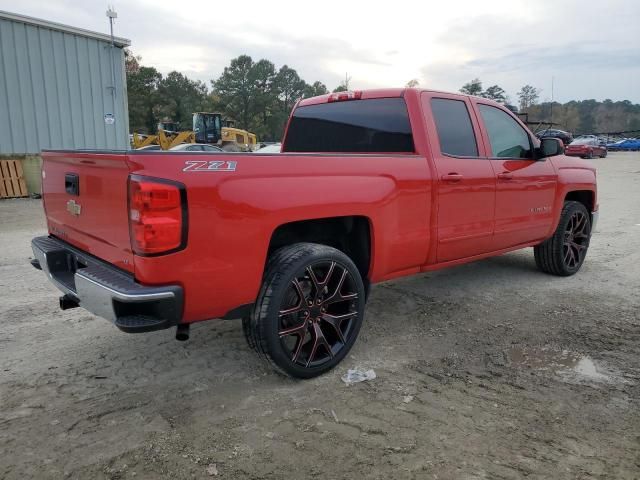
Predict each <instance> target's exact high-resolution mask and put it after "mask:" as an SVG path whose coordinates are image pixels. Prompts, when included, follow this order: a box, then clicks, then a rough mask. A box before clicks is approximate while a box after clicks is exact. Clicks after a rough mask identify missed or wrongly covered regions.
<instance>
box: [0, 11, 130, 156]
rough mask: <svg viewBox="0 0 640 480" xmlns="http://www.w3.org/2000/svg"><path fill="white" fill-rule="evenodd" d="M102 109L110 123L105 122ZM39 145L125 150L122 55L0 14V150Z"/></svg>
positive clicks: (27, 149)
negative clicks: (111, 59) (112, 59)
mask: <svg viewBox="0 0 640 480" xmlns="http://www.w3.org/2000/svg"><path fill="white" fill-rule="evenodd" d="M110 55H113V57H114V61H113V65H114V67H115V79H116V94H115V97H114V96H113V94H112V91H111V89H110V88H109V87H110V86H112V80H111V78H112V77H111V75H112V74H111V68H112V67H111V62H110ZM106 113H112V114H114V116H115V124H113V125H107V124H106V123H105V121H104V115H105V114H106ZM45 148H57V149H76V148H98V149H126V148H129V113H128V108H127V92H126V76H125V70H124V52H123V50H122V49H121V48H118V47H116V48H112V47H111V45H110V44H109V43H107V42H104V41H102V40H96V39H95V38H88V37H84V36H81V35H75V34H70V33H65V32H61V31H57V30H50V29H48V28H45V27H40V26H35V25H28V24H25V23H21V22H16V21H11V20H6V19H2V18H0V154H28V153H39V152H40V150H42V149H45Z"/></svg>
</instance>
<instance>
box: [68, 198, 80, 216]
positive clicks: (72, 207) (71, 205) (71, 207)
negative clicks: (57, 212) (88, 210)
mask: <svg viewBox="0 0 640 480" xmlns="http://www.w3.org/2000/svg"><path fill="white" fill-rule="evenodd" d="M81 210H82V206H81V205H80V204H79V203H76V201H75V200H69V201H68V202H67V211H68V212H69V213H70V214H71V215H75V216H76V217H77V216H79V215H80V211H81Z"/></svg>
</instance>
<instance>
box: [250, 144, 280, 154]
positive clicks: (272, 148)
mask: <svg viewBox="0 0 640 480" xmlns="http://www.w3.org/2000/svg"><path fill="white" fill-rule="evenodd" d="M281 149H282V144H281V143H274V144H273V145H267V146H266V147H262V148H259V149H258V150H256V151H255V152H253V153H280V151H281Z"/></svg>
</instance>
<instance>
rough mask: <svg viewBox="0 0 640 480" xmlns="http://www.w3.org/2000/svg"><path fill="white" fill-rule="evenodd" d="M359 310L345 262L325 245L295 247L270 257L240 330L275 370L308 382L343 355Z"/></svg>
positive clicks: (355, 281)
mask: <svg viewBox="0 0 640 480" xmlns="http://www.w3.org/2000/svg"><path fill="white" fill-rule="evenodd" d="M364 307H365V289H364V284H363V282H362V278H361V276H360V273H359V271H358V269H357V267H356V266H355V264H354V263H353V261H352V260H351V259H350V258H349V257H347V256H346V255H345V254H344V253H342V252H341V251H339V250H336V249H335V248H331V247H328V246H326V245H319V244H314V243H296V244H293V245H290V246H287V247H283V248H281V249H279V250H277V251H276V252H275V253H274V254H273V255H272V257H271V259H270V260H269V262H268V265H267V268H266V273H265V276H264V281H263V284H262V288H261V290H260V294H259V295H258V300H257V302H256V306H255V308H254V311H253V314H252V316H251V318H250V319H247V320H246V321H245V324H244V325H243V326H244V327H245V332H246V334H247V336H248V338H247V340H248V342H249V345H250V346H252V347H254V348H255V349H256V350H257V351H258V353H260V354H261V355H262V356H263V358H264V359H265V360H267V362H268V363H270V364H271V366H272V367H274V368H275V369H276V370H277V371H279V372H281V373H283V374H285V375H290V376H292V377H297V378H311V377H315V376H317V375H320V374H322V373H324V372H326V371H328V370H330V369H332V368H333V367H335V366H336V365H337V364H338V363H340V362H341V361H342V359H343V358H344V357H345V356H346V355H347V353H349V350H350V349H351V347H352V346H353V344H354V343H355V340H356V338H357V336H358V333H359V331H360V327H361V325H362V321H363V319H364Z"/></svg>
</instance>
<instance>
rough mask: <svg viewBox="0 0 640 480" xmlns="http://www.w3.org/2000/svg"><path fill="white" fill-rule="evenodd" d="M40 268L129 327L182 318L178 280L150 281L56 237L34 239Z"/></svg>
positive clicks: (74, 296)
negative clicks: (149, 283) (146, 283)
mask: <svg viewBox="0 0 640 480" xmlns="http://www.w3.org/2000/svg"><path fill="white" fill-rule="evenodd" d="M31 247H32V249H33V255H34V257H35V261H34V262H32V263H33V265H34V266H35V267H36V268H40V269H41V270H42V271H43V272H44V273H45V274H46V275H47V278H48V279H49V281H51V283H53V284H54V285H55V286H56V287H57V288H58V289H59V290H60V291H62V292H63V293H64V294H65V296H66V298H67V301H69V300H71V302H74V301H75V302H76V303H78V304H79V306H81V307H83V308H85V309H86V310H88V311H90V312H91V313H93V314H95V315H98V316H100V317H103V318H106V319H107V320H109V321H111V322H113V323H114V324H115V325H116V326H117V327H118V328H120V329H121V330H124V331H126V332H131V333H134V332H146V331H151V330H160V329H164V328H169V327H172V326H175V325H177V324H178V323H180V320H181V317H182V304H183V293H182V288H181V287H180V286H177V285H166V286H161V287H146V286H143V285H140V284H139V283H136V281H135V280H134V278H133V276H132V275H130V274H127V273H125V272H123V271H121V270H118V269H117V268H115V267H113V266H112V265H110V264H108V263H106V262H104V261H102V260H99V259H97V258H96V257H93V256H91V255H89V254H87V253H85V252H83V251H81V250H79V249H77V248H75V247H72V246H71V245H69V244H67V243H65V242H63V241H61V240H59V239H57V238H53V237H36V238H34V239H33V240H32V241H31Z"/></svg>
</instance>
